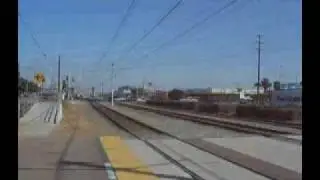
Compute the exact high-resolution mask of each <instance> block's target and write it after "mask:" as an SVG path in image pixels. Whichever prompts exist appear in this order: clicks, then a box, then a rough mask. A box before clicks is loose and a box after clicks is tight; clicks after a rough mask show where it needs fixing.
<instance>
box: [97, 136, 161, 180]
mask: <svg viewBox="0 0 320 180" xmlns="http://www.w3.org/2000/svg"><path fill="white" fill-rule="evenodd" d="M100 142H101V145H102V147H103V150H104V153H105V154H106V155H107V158H108V160H109V163H110V164H109V163H106V164H105V166H106V168H108V169H110V166H112V169H113V170H114V171H115V175H114V172H113V171H110V170H109V171H107V173H108V176H109V178H111V179H118V180H157V179H160V178H158V177H156V176H154V175H153V172H152V171H151V169H150V168H149V167H148V166H147V165H146V164H144V163H143V161H142V160H140V159H139V157H137V156H136V155H135V153H134V152H132V150H130V147H129V146H128V145H127V144H126V143H125V142H124V141H123V140H122V139H121V138H120V137H118V136H103V137H100Z"/></svg>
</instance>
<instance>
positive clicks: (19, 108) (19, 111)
mask: <svg viewBox="0 0 320 180" xmlns="http://www.w3.org/2000/svg"><path fill="white" fill-rule="evenodd" d="M19 120H20V98H18V122H19Z"/></svg>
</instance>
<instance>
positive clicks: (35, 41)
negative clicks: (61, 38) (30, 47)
mask: <svg viewBox="0 0 320 180" xmlns="http://www.w3.org/2000/svg"><path fill="white" fill-rule="evenodd" d="M18 16H19V17H20V20H21V22H22V23H23V24H24V25H25V26H26V28H28V27H29V26H28V23H27V22H26V21H25V20H24V18H23V17H22V15H21V13H20V12H18ZM28 29H29V33H30V36H31V39H32V41H33V43H34V45H35V46H37V48H38V49H39V50H40V52H41V54H42V55H43V56H44V57H45V58H46V57H47V54H46V53H45V52H44V51H43V50H42V48H41V46H40V43H39V41H38V40H37V38H36V36H35V35H34V33H33V32H32V31H31V29H30V28H28Z"/></svg>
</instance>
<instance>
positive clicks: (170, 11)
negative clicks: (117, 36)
mask: <svg viewBox="0 0 320 180" xmlns="http://www.w3.org/2000/svg"><path fill="white" fill-rule="evenodd" d="M182 2H183V0H179V1H178V2H177V3H175V4H174V6H172V7H171V8H170V9H169V10H168V11H167V13H166V14H164V15H163V16H162V17H161V18H160V19H159V20H158V21H157V22H156V24H154V25H153V26H152V28H151V29H150V30H149V31H147V32H146V33H145V34H144V35H143V36H142V37H141V38H140V39H138V40H137V41H136V42H135V43H133V44H132V46H130V48H128V50H127V51H126V53H124V54H122V56H120V57H119V59H121V58H122V57H124V56H126V55H128V54H129V53H130V52H131V51H132V50H133V49H134V48H135V47H136V46H138V45H139V44H140V43H141V42H142V41H143V40H144V39H146V38H147V37H148V36H149V35H150V34H151V33H152V32H153V31H154V30H155V29H156V28H157V27H158V26H160V25H161V23H163V22H164V21H165V20H166V19H167V18H168V17H169V16H170V15H171V14H172V13H173V12H174V10H175V9H177V8H178V7H180V6H181V5H182Z"/></svg>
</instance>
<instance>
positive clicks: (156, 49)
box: [139, 0, 238, 59]
mask: <svg viewBox="0 0 320 180" xmlns="http://www.w3.org/2000/svg"><path fill="white" fill-rule="evenodd" d="M237 1H238V0H231V1H229V2H228V3H226V4H225V5H224V6H222V7H220V8H219V9H217V10H216V11H213V12H212V13H210V14H209V15H208V16H206V17H204V18H203V19H201V20H200V21H198V22H196V23H194V24H193V25H192V26H190V27H189V28H188V29H186V30H184V31H182V32H181V33H179V34H177V35H176V36H174V37H173V38H172V39H170V40H168V41H166V42H164V43H162V44H161V45H160V46H158V47H157V48H155V49H153V50H152V51H151V53H154V52H156V51H158V50H160V49H162V48H164V47H165V46H168V45H170V44H171V43H172V42H174V41H176V40H177V39H179V38H182V37H184V36H185V35H187V34H188V33H190V32H191V31H192V30H194V29H195V28H197V27H199V26H200V25H202V24H203V23H205V22H207V21H208V20H209V19H210V18H212V17H214V16H216V15H218V14H220V13H222V12H223V11H224V10H226V9H228V8H229V7H231V6H232V5H234V4H235V3H236V2H237ZM149 54H150V52H149V53H146V54H144V55H143V56H141V58H139V59H143V58H146V57H148V56H149Z"/></svg>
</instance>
